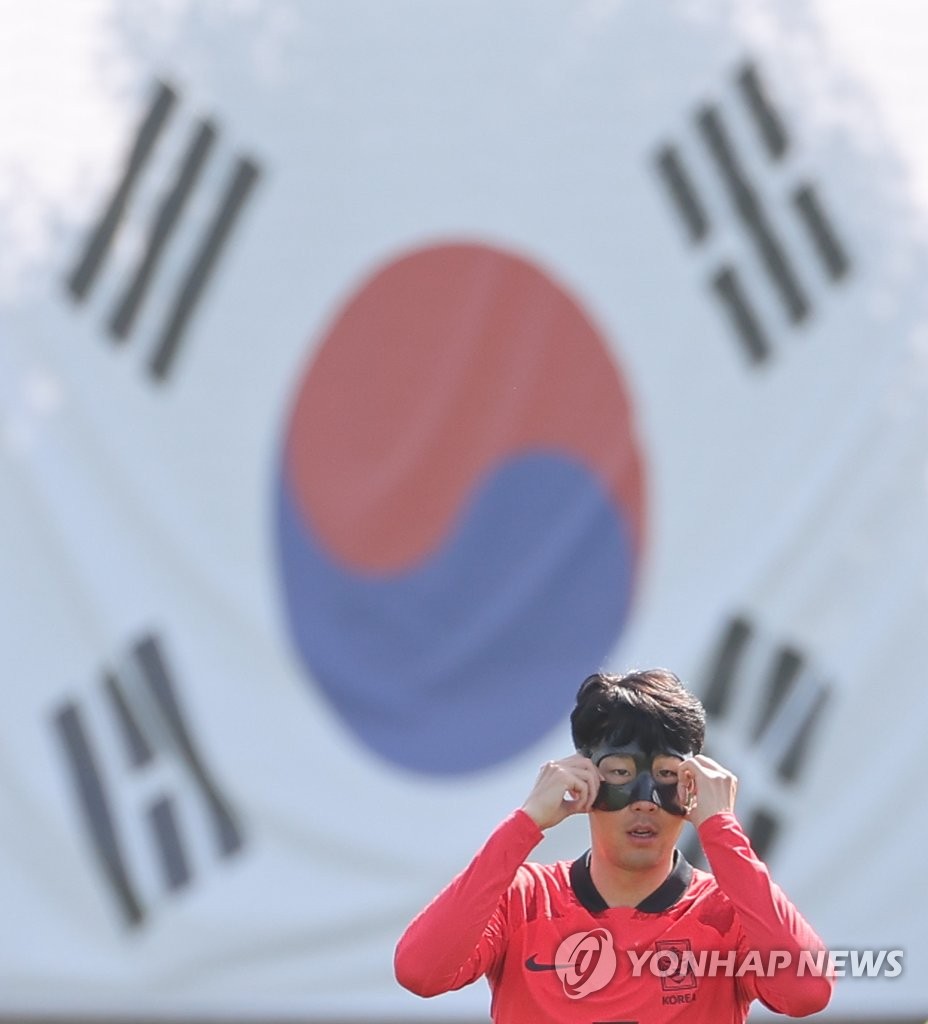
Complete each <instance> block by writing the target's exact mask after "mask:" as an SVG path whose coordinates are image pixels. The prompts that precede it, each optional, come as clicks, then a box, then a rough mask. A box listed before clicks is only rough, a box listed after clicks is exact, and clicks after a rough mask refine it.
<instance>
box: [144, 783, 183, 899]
mask: <svg viewBox="0 0 928 1024" xmlns="http://www.w3.org/2000/svg"><path fill="white" fill-rule="evenodd" d="M148 821H149V825H150V827H151V831H152V834H153V835H154V837H155V848H156V849H157V850H158V852H159V854H160V859H161V875H162V877H163V879H164V885H165V888H167V889H170V890H171V891H173V890H176V889H182V888H183V887H184V886H185V885H186V884H187V883H188V882H189V881H190V866H189V865H188V863H187V855H186V854H185V853H184V847H183V843H182V842H181V838H180V829H179V827H178V824H177V814H176V812H175V810H174V804H173V802H172V801H171V799H170V797H166V796H163V797H161V798H160V799H159V800H156V801H155V803H153V804H152V806H151V807H150V808H149V809H148Z"/></svg>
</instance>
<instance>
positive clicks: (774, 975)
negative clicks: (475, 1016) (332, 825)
mask: <svg viewBox="0 0 928 1024" xmlns="http://www.w3.org/2000/svg"><path fill="white" fill-rule="evenodd" d="M699 835H700V839H701V840H702V844H703V849H704V850H705V853H706V856H707V857H708V859H709V863H710V865H711V867H712V870H713V874H709V873H707V872H705V871H699V870H698V869H696V868H693V867H692V866H691V865H690V864H688V863H687V861H686V860H685V859H684V858H683V857H682V855H681V854H680V853H679V851H677V852H676V853H675V860H674V867H673V870H672V871H671V873H670V875H669V876H668V877H667V879H666V880H665V881H664V882H663V883H662V884H661V885H660V886H659V888H658V889H657V890H655V892H653V893H651V895H650V896H648V897H647V898H646V899H645V900H643V901H642V902H641V903H639V904H638V906H636V907H609V906H607V905H606V903H605V902H604V900H603V898H602V897H601V896H600V894H599V892H598V891H597V889H596V887H595V885H594V884H593V881H592V878H591V876H590V869H589V855H588V854H587V855H584V856H583V857H581V858H579V859H578V860H576V861H574V862H573V863H571V862H569V861H560V862H558V863H556V864H549V865H541V864H533V863H524V861H525V858H526V857H527V856H528V854H529V853H530V852H531V850H532V849H533V848H534V847H535V846H536V845H537V844H538V843H539V841H540V840H541V838H542V832H541V829H539V827H538V826H537V825H536V824H535V822H534V821H533V820H532V819H531V818H530V817H529V816H528V815H527V814H526V813H525V812H524V811H521V810H519V811H515V812H513V814H511V815H510V816H509V817H508V818H507V819H506V820H505V821H503V822H502V824H501V825H499V827H498V828H497V829H496V830H495V831H494V832H493V834H492V835H491V836H490V838H489V840H488V841H487V842H486V844H485V845H484V847H483V848H482V849H481V850H480V852H479V853H478V854H477V855H476V857H475V858H474V859H473V861H471V863H470V865H469V866H468V867H467V868H466V869H465V870H464V871H463V872H462V873H461V874H460V875H458V877H457V878H455V879H454V880H453V881H452V882H451V884H450V885H448V886H447V888H445V889H444V890H443V891H442V892H441V893H440V894H439V895H438V896H437V897H436V898H435V899H434V900H433V901H432V902H431V903H430V904H429V905H428V906H427V907H426V908H425V910H423V911H422V912H421V913H420V914H419V915H418V916H417V917H416V918H415V919H414V920H413V922H412V923H411V924H410V925H409V927H408V928H407V929H406V932H405V933H404V934H403V936H402V938H401V939H400V941H399V944H398V945H397V948H396V959H395V968H396V976H397V979H398V980H399V981H400V983H401V984H402V985H404V986H405V987H406V988H408V989H410V990H412V991H413V992H416V993H417V994H419V995H423V996H431V995H437V994H439V993H441V992H447V991H450V990H451V989H457V988H461V987H462V986H464V985H467V984H469V983H470V982H472V981H474V980H476V979H477V978H479V977H481V976H484V975H485V976H486V978H487V980H488V982H489V985H490V989H491V991H492V1017H493V1020H494V1021H495V1022H496V1024H645V1022H647V1024H670V1022H672V1021H687V1022H688V1024H743V1022H744V1021H745V1020H746V1019H747V1014H748V1009H749V1007H750V1004H751V1002H752V1000H754V999H759V1000H761V1001H762V1002H763V1003H764V1004H765V1005H766V1006H767V1007H769V1008H770V1009H772V1010H775V1011H778V1012H780V1013H785V1014H789V1015H790V1016H794V1017H799V1016H805V1015H806V1014H810V1013H814V1012H815V1011H817V1010H820V1009H822V1008H823V1007H824V1006H825V1005H826V1004H827V1003H828V1000H829V999H830V997H831V991H832V987H833V984H834V983H833V980H832V978H831V977H830V976H829V975H828V973H827V971H825V972H823V971H822V969H821V968H822V966H823V957H824V947H823V945H822V942H821V940H820V939H819V937H818V936H817V935H816V934H815V932H814V931H813V930H812V928H811V927H810V926H809V925H808V924H807V923H806V921H805V920H804V919H803V917H802V916H801V915H800V914H799V912H798V911H797V910H796V908H795V907H794V906H793V905H792V903H790V901H789V900H788V899H787V898H786V896H785V895H784V894H783V892H782V891H781V890H780V889H779V888H778V887H777V886H776V885H775V884H774V883H773V882H772V881H771V879H770V875H769V873H768V871H767V868H766V866H765V865H764V864H763V863H762V862H761V861H760V860H759V859H758V857H757V855H756V854H755V853H754V851H753V850H752V849H751V845H750V842H749V841H748V839H747V837H746V836H745V834H744V832H743V831H742V829H741V826H740V825H739V824H738V821H737V819H736V818H735V816H734V815H733V814H730V813H726V814H716V815H713V816H712V817H710V818H708V819H707V820H706V821H704V822H703V823H702V825H701V826H700V827H699ZM825 959H827V958H825Z"/></svg>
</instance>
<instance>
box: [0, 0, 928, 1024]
mask: <svg viewBox="0 0 928 1024" xmlns="http://www.w3.org/2000/svg"><path fill="white" fill-rule="evenodd" d="M814 10H815V18H813V16H812V14H811V13H808V12H806V13H802V14H800V12H799V5H786V4H773V5H767V4H763V3H757V4H743V3H734V2H731V3H723V2H709V0H706V2H684V0H679V2H674V3H660V4H657V3H651V2H646V0H626V2H619V0H616V2H609V0H583V2H574V0H570V2H568V0H564V2H552V3H546V4H537V3H535V4H526V3H513V2H503V3H500V2H499V0H471V2H468V3H463V2H460V3H442V4H435V3H428V2H425V0H395V2H393V3H389V4H387V3H379V2H376V0H348V2H338V3H324V2H315V0H314V2H307V3H302V2H298V0H261V2H260V3H257V2H256V3H251V2H242V3H235V4H232V3H221V2H218V0H217V2H207V0H200V2H194V0H189V2H184V0H171V2H169V0H162V2H152V3H148V4H131V3H119V2H116V0H78V2H75V3H55V2H53V0H46V2H42V3H39V2H32V3H29V4H20V3H15V2H12V0H9V2H6V0H5V2H4V4H3V14H2V19H0V303H2V305H0V342H2V343H0V477H2V480H0V516H2V526H3V537H4V543H3V546H2V570H3V571H2V577H0V578H2V587H0V602H2V616H0V631H2V632H0V637H2V644H0V658H2V662H0V663H2V675H3V683H4V685H3V714H2V716H0V723H2V724H0V736H2V742H0V772H2V785H0V810H2V814H0V819H2V823H3V825H2V827H3V842H2V847H0V905H2V906H3V909H4V914H3V918H4V926H3V929H2V936H3V938H2V955H0V1013H2V1014H5V1015H7V1016H11V1017H17V1016H20V1017H22V1016H28V1015H30V1014H42V1013H75V1014H78V1013H104V1012H106V1013H120V1012H121V1013H129V1014H137V1015H148V1016H150V1015H153V1014H162V1015H167V1016H189V1017H197V1016H204V1017H223V1016H226V1017H234V1018H254V1019H260V1018H266V1017H268V1016H274V1015H276V1016H278V1017H281V1018H290V1017H292V1018H300V1019H313V1018H316V1019H321V1018H324V1017H326V1016H329V1017H338V1018H339V1019H357V1020H376V1019H414V1018H419V1019H424V1018H427V1017H431V1018H433V1019H449V1020H450V1019H468V1018H469V1019H479V1018H481V1017H482V1016H484V1015H485V1013H486V1005H487V994H486V990H485V988H484V987H483V986H482V985H477V986H474V987H473V988H471V989H470V990H468V991H466V992H462V993H456V994H452V995H449V996H445V997H442V998H440V999H438V1000H437V1001H433V1002H429V1003H426V1002H423V1001H420V1000H416V999H414V998H413V997H412V996H410V995H408V994H407V993H405V992H403V991H401V990H399V989H398V988H397V986H396V985H395V983H394V982H393V979H392V970H391V959H392V949H393V945H394V943H395V940H396V938H397V937H398V935H399V934H400V932H401V931H402V929H403V927H404V926H405V924H406V922H407V921H408V920H409V918H410V917H411V916H412V915H413V914H414V913H415V912H416V910H417V909H418V908H419V907H420V906H421V905H422V904H423V903H424V902H425V901H426V900H427V899H428V898H430V897H431V895H432V894H433V893H434V892H435V891H436V890H437V889H438V888H439V887H440V886H441V885H442V884H444V882H445V881H446V880H447V879H448V878H450V877H451V875H452V874H453V873H454V872H455V871H456V870H458V868H459V867H460V866H461V865H463V863H465V862H466V860H467V859H468V858H469V856H470V854H471V852H472V851H473V850H474V849H475V848H476V847H477V846H478V845H479V843H480V842H481V841H482V839H483V837H484V836H485V834H486V833H487V832H488V831H489V830H490V829H491V828H492V826H493V825H494V824H495V822H496V821H497V820H499V819H500V818H501V817H502V816H504V815H505V814H506V813H507V812H508V811H509V810H510V809H511V808H512V807H513V806H515V805H517V804H518V803H519V802H520V801H521V799H522V798H523V795H524V792H525V791H526V789H527V787H528V786H529V785H530V784H531V781H532V780H533V778H534V773H535V770H536V766H537V764H538V763H540V762H541V761H542V760H545V759H547V758H550V757H556V756H562V755H563V754H565V753H567V752H569V734H568V730H567V723H566V716H567V712H568V710H569V707H570V705H571V702H572V697H573V693H574V691H575V688H576V686H577V684H578V683H579V681H580V680H581V679H582V678H583V677H584V676H585V675H586V674H587V673H588V672H589V671H591V670H592V669H594V668H596V667H599V666H606V667H609V668H612V669H616V670H618V669H624V668H627V667H630V666H633V665H639V666H640V665H650V664H664V665H669V666H671V667H673V668H674V669H675V670H676V671H678V672H679V673H680V674H681V675H683V676H684V677H685V678H686V679H687V680H688V681H689V682H690V683H691V685H692V686H693V687H694V688H695V689H697V691H698V692H699V693H700V694H701V695H702V696H703V698H704V700H705V702H706V704H707V707H708V710H709V713H710V749H711V752H712V753H714V754H715V756H717V757H719V758H720V759H722V760H723V761H725V762H726V763H727V764H729V765H730V766H731V767H732V768H733V769H734V770H735V771H737V772H738V773H739V775H740V776H741V778H742V792H741V795H740V797H739V800H740V803H739V807H740V812H741V816H742V818H743V820H744V821H745V823H746V824H747V825H748V827H749V828H750V830H751V832H752V836H753V838H754V841H755V843H756V845H757V846H758V848H759V849H761V850H762V852H763V853H764V856H765V857H766V859H767V860H768V861H769V863H770V865H771V867H772V870H773V872H774V875H775V877H776V878H777V879H778V881H779V882H780V883H781V884H782V885H783V886H784V887H785V888H786V890H787V891H788V892H789V894H790V895H791V896H792V897H793V898H794V900H795V901H796V902H797V904H798V905H799V906H800V907H801V909H802V910H803V911H804V912H805V913H806V914H807V915H808V917H809V918H810V920H811V921H812V922H813V923H814V925H815V926H816V927H817V928H818V929H819V930H820V931H821V933H822V934H823V935H824V937H825V938H826V940H827V941H828V942H829V943H830V944H831V945H832V946H833V947H835V948H839V949H884V948H885V949H903V950H904V951H905V960H904V968H905V969H904V973H903V975H902V976H901V977H898V978H894V979H891V980H887V979H882V980H881V979H873V978H871V979H856V980H852V979H844V980H843V981H842V982H840V983H839V986H838V990H837V993H836V996H835V1000H834V1003H833V1009H832V1011H831V1012H833V1013H834V1014H835V1015H838V1016H840V1015H844V1016H851V1015H853V1014H859V1015H861V1016H863V1017H866V1016H873V1015H877V1016H878V1017H879V1018H880V1019H884V1020H886V1019H889V1018H890V1017H891V1016H892V1015H893V1014H896V1015H905V1014H915V1013H921V1014H924V1013H925V1011H926V1008H928V980H926V979H928V969H926V961H928V945H926V939H925V929H924V925H923V921H922V917H923V899H921V897H920V894H921V890H922V885H921V883H919V881H918V879H919V877H920V875H921V865H920V859H921V856H922V848H923V845H924V839H925V836H926V829H925V825H924V818H923V814H924V812H923V810H922V802H921V800H920V792H921V789H922V784H923V777H924V767H923V755H922V751H923V749H924V741H923V732H924V722H925V712H926V707H928V697H926V690H925V687H924V683H923V669H924V665H925V664H926V663H928V626H926V624H928V495H926V481H928V477H926V471H928V423H926V409H928V335H926V323H928V322H926V317H925V310H924V304H925V303H924V299H925V287H924V282H925V280H926V271H928V261H926V248H925V241H924V234H925V225H926V218H928V189H926V188H925V187H924V185H923V181H924V180H926V179H925V178H924V176H923V177H922V178H919V176H918V171H919V168H920V167H923V166H924V164H922V163H920V161H921V160H923V157H924V153H923V152H919V150H918V148H917V143H918V136H917V131H918V122H917V121H916V120H914V117H916V116H917V115H918V102H919V101H918V95H919V90H921V93H920V94H921V95H922V96H923V95H924V83H923V80H921V79H918V78H917V77H916V76H915V74H914V73H913V71H912V69H913V65H914V62H916V61H917V60H920V58H919V57H918V55H917V50H916V49H915V48H914V47H915V43H916V42H917V40H918V38H919V32H920V31H921V22H920V21H919V15H920V14H921V10H920V5H919V4H918V3H917V2H915V0H911V2H910V3H907V4H903V3H898V2H897V3H895V4H889V5H882V4H881V5H880V13H879V18H878V19H877V18H876V15H875V14H873V12H871V19H872V20H871V22H866V13H865V12H864V13H862V12H860V11H857V12H855V11H854V9H853V7H852V5H846V4H844V3H836V2H835V3H830V4H825V3H822V4H821V5H819V6H818V7H817V8H815V9H814ZM855 19H856V20H855ZM878 27H879V28H881V30H882V32H883V34H882V35H880V34H879V33H878V32H876V28H878ZM907 38H908V39H911V40H912V41H913V49H911V50H906V49H905V48H900V49H899V50H898V54H896V51H892V50H891V47H890V46H889V43H888V42H887V41H888V40H889V41H890V42H891V41H893V40H895V41H896V44H898V45H899V46H900V47H902V40H904V39H907ZM907 72H908V77H906V75H907ZM921 128H922V132H921V134H922V135H924V131H923V129H924V124H922V125H921ZM583 843H584V830H583V823H582V822H571V823H565V825H564V826H562V828H561V829H560V830H558V832H557V833H556V834H553V835H552V836H550V837H549V838H548V839H546V840H545V843H544V844H543V845H542V847H541V848H540V850H539V851H538V856H540V857H543V858H544V857H560V856H563V857H570V856H574V855H576V853H578V852H580V851H581V850H582V849H583ZM696 855H697V853H696V852H695V851H693V856H696Z"/></svg>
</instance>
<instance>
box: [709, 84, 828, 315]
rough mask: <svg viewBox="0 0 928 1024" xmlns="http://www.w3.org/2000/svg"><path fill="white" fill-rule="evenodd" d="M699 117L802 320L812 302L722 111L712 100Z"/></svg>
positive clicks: (757, 242)
mask: <svg viewBox="0 0 928 1024" xmlns="http://www.w3.org/2000/svg"><path fill="white" fill-rule="evenodd" d="M698 120H699V127H700V130H701V132H702V135H703V139H704V141H705V143H706V146H707V148H708V150H709V152H710V153H711V154H712V157H713V159H714V161H715V163H716V166H717V167H718V169H719V171H720V173H721V175H722V180H723V181H724V182H725V185H726V186H727V188H728V193H729V195H730V197H731V201H732V205H733V207H734V209H735V211H736V213H737V214H738V216H739V217H740V219H741V221H742V223H743V224H744V226H745V229H746V230H747V233H748V237H749V238H750V239H751V241H752V242H753V243H754V246H755V248H756V249H757V252H758V254H759V256H760V258H761V261H762V263H763V264H764V266H765V267H766V269H767V272H768V274H769V275H770V278H771V280H772V281H773V283H774V285H775V287H776V289H777V291H778V292H779V294H780V298H781V299H782V301H783V304H784V306H785V307H786V311H787V314H788V315H789V318H790V320H791V321H792V322H793V323H799V322H800V321H802V320H804V319H805V318H806V317H807V316H808V314H809V302H808V300H807V299H806V296H805V293H804V292H803V289H802V286H801V285H800V284H799V280H798V278H797V276H796V273H795V272H794V270H793V268H792V267H791V266H790V263H789V261H788V260H787V258H786V253H785V251H784V249H783V247H782V245H781V244H780V242H779V240H778V239H777V237H776V234H775V232H774V231H773V228H772V227H771V226H770V224H769V222H768V220H767V215H766V213H765V212H764V208H763V204H762V203H761V201H760V199H759V198H758V196H757V193H756V192H755V191H754V188H753V186H752V185H751V183H750V181H749V180H748V178H747V176H746V175H745V173H744V171H743V170H742V168H741V164H740V163H739V161H738V157H737V155H736V154H735V150H734V148H733V146H732V144H731V141H730V139H729V138H728V132H727V131H726V129H725V126H724V124H723V123H722V117H721V114H720V113H719V111H718V110H717V109H716V107H714V106H713V105H711V104H709V105H707V106H705V107H704V108H703V109H702V112H701V113H700V115H699V119H698Z"/></svg>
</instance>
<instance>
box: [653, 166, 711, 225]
mask: <svg viewBox="0 0 928 1024" xmlns="http://www.w3.org/2000/svg"><path fill="white" fill-rule="evenodd" d="M657 169H658V173H659V174H660V175H661V177H662V178H663V179H664V183H665V184H666V186H667V191H668V192H669V193H670V195H671V197H672V198H673V200H674V203H675V204H676V207H677V211H678V212H679V214H680V217H681V218H682V220H683V224H684V226H685V227H686V230H687V234H688V236H689V240H690V241H691V242H701V241H702V240H703V239H704V238H705V237H706V235H707V234H708V233H709V218H708V217H707V216H706V211H705V209H704V208H703V205H702V203H701V202H700V201H699V195H698V194H697V192H696V189H695V187H694V186H693V183H692V181H691V179H690V176H689V173H688V172H687V170H686V167H685V166H684V163H683V158H682V157H681V156H680V153H679V151H678V150H677V148H676V146H664V147H663V148H662V149H661V150H660V151H659V152H658V154H657Z"/></svg>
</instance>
